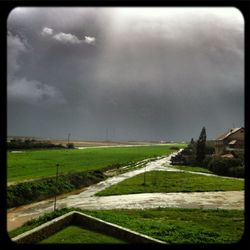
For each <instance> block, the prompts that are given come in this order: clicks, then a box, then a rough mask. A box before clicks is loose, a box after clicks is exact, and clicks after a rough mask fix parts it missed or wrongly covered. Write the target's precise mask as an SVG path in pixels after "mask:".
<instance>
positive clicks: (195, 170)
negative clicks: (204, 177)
mask: <svg viewBox="0 0 250 250" xmlns="http://www.w3.org/2000/svg"><path fill="white" fill-rule="evenodd" d="M171 167H172V168H177V169H180V170H186V171H192V172H201V173H209V174H212V172H211V171H209V170H208V169H207V168H203V167H190V166H178V165H174V166H171Z"/></svg>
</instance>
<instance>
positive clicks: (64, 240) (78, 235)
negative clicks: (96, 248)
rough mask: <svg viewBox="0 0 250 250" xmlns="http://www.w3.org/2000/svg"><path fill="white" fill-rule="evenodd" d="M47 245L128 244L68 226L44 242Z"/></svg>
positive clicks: (107, 236) (104, 235)
mask: <svg viewBox="0 0 250 250" xmlns="http://www.w3.org/2000/svg"><path fill="white" fill-rule="evenodd" d="M40 243H46V244H122V243H127V242H125V241H123V240H120V239H118V238H114V237H111V236H109V235H106V234H102V233H98V232H95V231H91V230H87V229H85V228H82V227H78V226H73V225H72V226H68V227H66V228H64V229H63V230H61V231H59V232H57V233H55V234H54V235H52V236H50V237H48V238H47V239H44V240H42V241H41V242H40Z"/></svg>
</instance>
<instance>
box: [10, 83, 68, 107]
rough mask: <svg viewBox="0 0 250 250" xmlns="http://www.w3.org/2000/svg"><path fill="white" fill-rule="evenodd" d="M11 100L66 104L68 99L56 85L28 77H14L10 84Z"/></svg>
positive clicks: (30, 102)
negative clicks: (28, 78)
mask: <svg viewBox="0 0 250 250" xmlns="http://www.w3.org/2000/svg"><path fill="white" fill-rule="evenodd" d="M7 92H8V99H9V101H11V100H13V99H14V100H15V101H23V102H25V103H29V104H42V105H44V104H46V103H48V104H64V103H66V100H65V99H64V97H63V96H62V94H61V93H60V91H58V90H57V89H56V88H55V87H53V86H49V85H47V84H44V83H41V82H39V81H36V80H27V79H26V78H21V79H12V82H11V84H9V85H8V89H7Z"/></svg>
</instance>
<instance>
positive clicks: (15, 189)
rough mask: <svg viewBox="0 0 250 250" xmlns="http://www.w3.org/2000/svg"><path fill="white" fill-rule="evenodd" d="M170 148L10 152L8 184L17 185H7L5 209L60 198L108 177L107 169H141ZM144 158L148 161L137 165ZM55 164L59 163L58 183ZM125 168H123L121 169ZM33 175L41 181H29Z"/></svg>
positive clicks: (122, 170) (120, 171) (166, 153)
mask: <svg viewBox="0 0 250 250" xmlns="http://www.w3.org/2000/svg"><path fill="white" fill-rule="evenodd" d="M170 148H171V145H168V146H142V147H133V148H124V147H120V148H95V149H94V148H93V149H84V150H73V149H72V150H42V151H26V152H24V153H19V154H15V153H9V155H8V181H10V180H13V178H14V180H16V178H17V180H19V181H20V182H19V183H16V184H14V185H8V187H7V207H8V208H12V207H16V206H20V205H25V204H29V203H32V202H35V201H41V200H44V199H47V198H50V197H53V196H55V194H57V195H60V194H63V193H67V192H71V191H73V190H76V189H80V188H82V187H86V186H89V185H91V184H95V183H97V182H100V181H102V180H104V179H105V178H106V177H107V175H106V174H105V173H106V171H108V170H115V171H116V172H117V173H122V172H125V171H129V170H134V169H135V168H140V167H142V166H143V165H145V164H146V163H147V162H148V161H150V159H148V157H152V156H153V157H156V156H159V155H160V156H161V155H168V154H170V153H172V152H173V149H170ZM175 150H176V149H175ZM145 158H146V159H147V160H143V161H141V162H136V161H138V160H142V159H145ZM151 160H152V159H151ZM53 162H54V163H53ZM56 162H60V164H59V176H58V179H57V180H56V176H55V172H56V171H55V170H56V169H55V165H56ZM124 166H126V168H123V167H124ZM39 170H40V171H39ZM47 170H48V171H47ZM52 171H53V172H52ZM49 173H51V174H49ZM117 173H115V174H117ZM18 175H19V176H18ZM11 176H12V178H11ZM35 176H39V177H40V178H39V179H35V180H29V178H32V177H33V178H34V177H35ZM41 177H43V178H41ZM22 178H24V179H22ZM27 179H28V180H27ZM24 180H26V181H24Z"/></svg>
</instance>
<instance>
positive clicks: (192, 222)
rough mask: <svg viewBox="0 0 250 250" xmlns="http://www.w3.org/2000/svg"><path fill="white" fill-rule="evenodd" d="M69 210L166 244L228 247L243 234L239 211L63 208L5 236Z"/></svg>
mask: <svg viewBox="0 0 250 250" xmlns="http://www.w3.org/2000/svg"><path fill="white" fill-rule="evenodd" d="M73 210H77V211H80V212H83V213H86V214H89V215H91V216H94V217H97V218H100V219H102V220H105V221H108V222H111V223H114V224H116V225H120V226H122V227H125V228H128V229H131V230H133V231H136V232H139V233H142V234H145V235H148V236H151V237H153V238H156V239H159V240H163V241H166V242H168V243H170V244H185V243H191V244H196V243H199V244H200V243H201V244H208V243H225V244H230V243H236V242H237V241H239V240H240V239H241V237H242V236H243V233H244V221H245V218H244V211H243V210H222V209H216V210H213V209H181V208H155V209H115V210H95V211H90V210H81V209H75V208H64V209H61V210H56V211H55V212H51V213H46V214H45V215H43V216H41V217H39V218H38V219H33V220H30V221H28V222H26V223H25V224H24V225H23V226H21V227H19V228H17V229H14V230H12V231H11V232H9V235H10V237H15V236H17V235H19V234H21V233H24V232H26V231H28V230H31V229H33V228H35V227H37V226H39V225H41V224H43V223H45V222H47V221H50V220H52V219H54V218H56V217H58V216H61V215H62V214H65V213H68V212H70V211H73ZM66 236H67V235H66ZM79 237H80V236H79ZM60 239H62V237H60Z"/></svg>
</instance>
